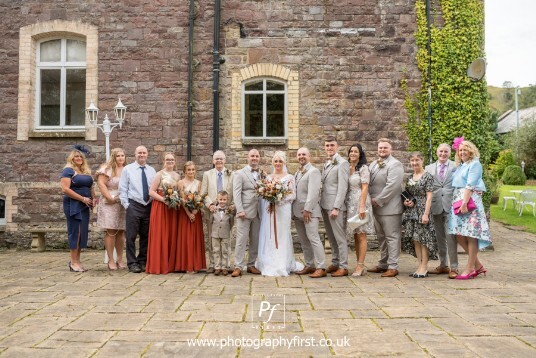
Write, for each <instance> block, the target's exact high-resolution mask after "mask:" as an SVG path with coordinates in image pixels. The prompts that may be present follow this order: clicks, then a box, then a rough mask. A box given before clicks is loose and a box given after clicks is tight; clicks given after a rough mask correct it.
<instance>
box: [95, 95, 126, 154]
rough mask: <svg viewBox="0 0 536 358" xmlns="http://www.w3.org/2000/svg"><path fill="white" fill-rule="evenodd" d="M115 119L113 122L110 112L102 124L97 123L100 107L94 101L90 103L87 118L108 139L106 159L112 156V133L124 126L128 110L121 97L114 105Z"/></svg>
mask: <svg viewBox="0 0 536 358" xmlns="http://www.w3.org/2000/svg"><path fill="white" fill-rule="evenodd" d="M114 112H115V120H116V122H111V121H110V119H109V118H108V114H106V115H105V116H104V120H103V121H102V123H101V124H99V123H97V117H98V115H99V109H98V108H97V107H96V106H95V104H94V103H93V101H91V103H90V104H89V107H87V108H86V118H87V120H88V121H89V123H91V125H92V126H93V127H96V128H100V130H101V131H102V133H104V137H105V139H106V161H108V159H109V158H110V134H111V133H112V131H113V130H114V128H115V127H117V126H119V128H121V127H123V121H124V120H125V114H126V112H127V107H125V105H124V104H123V103H122V102H121V98H119V101H118V102H117V104H116V105H115V107H114Z"/></svg>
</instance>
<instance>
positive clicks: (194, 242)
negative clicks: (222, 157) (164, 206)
mask: <svg viewBox="0 0 536 358" xmlns="http://www.w3.org/2000/svg"><path fill="white" fill-rule="evenodd" d="M198 186H199V180H197V179H196V180H194V181H193V182H192V183H191V184H190V185H188V186H187V187H185V188H184V192H185V193H188V192H190V193H193V192H195V191H197V188H198ZM177 237H178V240H177V246H176V249H175V265H174V270H175V271H199V270H203V269H206V268H207V262H206V258H205V235H204V234H203V218H202V216H201V210H198V212H197V214H195V221H194V222H191V221H190V218H188V215H187V214H186V211H185V209H184V208H183V207H181V208H180V209H179V229H178V235H177Z"/></svg>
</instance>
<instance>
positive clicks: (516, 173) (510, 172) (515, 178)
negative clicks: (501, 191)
mask: <svg viewBox="0 0 536 358" xmlns="http://www.w3.org/2000/svg"><path fill="white" fill-rule="evenodd" d="M502 181H503V183H504V184H506V185H525V182H526V181H527V178H526V177H525V173H523V171H522V170H521V167H520V166H519V165H509V166H507V167H506V169H505V170H504V174H503V176H502Z"/></svg>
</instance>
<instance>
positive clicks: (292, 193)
mask: <svg viewBox="0 0 536 358" xmlns="http://www.w3.org/2000/svg"><path fill="white" fill-rule="evenodd" d="M288 178H289V180H288V182H287V183H286V186H287V189H288V190H289V191H290V193H289V194H288V195H287V196H285V197H284V198H283V200H282V201H281V205H283V204H291V203H292V202H293V201H294V200H295V199H296V184H295V183H294V177H293V176H289V177H288Z"/></svg>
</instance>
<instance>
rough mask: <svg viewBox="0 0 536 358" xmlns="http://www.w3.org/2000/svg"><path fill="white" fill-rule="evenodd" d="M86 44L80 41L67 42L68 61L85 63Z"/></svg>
mask: <svg viewBox="0 0 536 358" xmlns="http://www.w3.org/2000/svg"><path fill="white" fill-rule="evenodd" d="M85 60H86V43H85V42H84V41H78V40H67V61H85Z"/></svg>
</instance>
